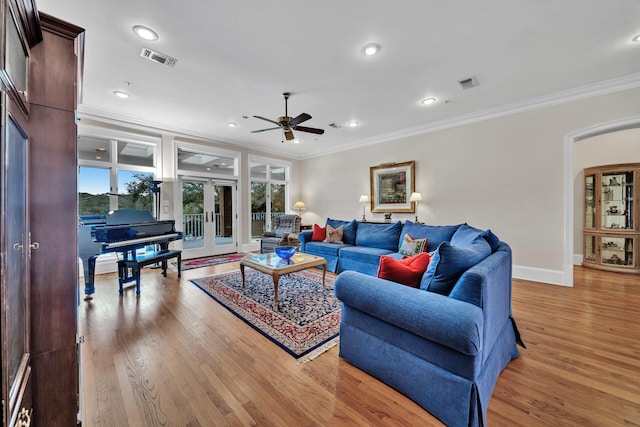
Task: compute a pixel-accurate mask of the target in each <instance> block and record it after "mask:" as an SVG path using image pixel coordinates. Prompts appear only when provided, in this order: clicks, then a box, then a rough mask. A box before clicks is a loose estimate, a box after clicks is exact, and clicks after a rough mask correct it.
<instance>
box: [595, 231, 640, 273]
mask: <svg viewBox="0 0 640 427" xmlns="http://www.w3.org/2000/svg"><path fill="white" fill-rule="evenodd" d="M633 260H634V256H633V239H629V238H625V237H614V236H603V237H602V256H601V259H600V262H602V264H613V265H628V266H633Z"/></svg>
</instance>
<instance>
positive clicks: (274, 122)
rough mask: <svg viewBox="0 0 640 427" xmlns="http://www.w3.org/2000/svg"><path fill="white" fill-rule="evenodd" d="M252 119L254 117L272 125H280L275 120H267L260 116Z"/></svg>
mask: <svg viewBox="0 0 640 427" xmlns="http://www.w3.org/2000/svg"><path fill="white" fill-rule="evenodd" d="M253 117H255V118H256V119H260V120H265V121H267V122H270V123H273V124H274V125H278V126H280V123H278V122H276V121H275V120H271V119H267V118H266V117H262V116H253Z"/></svg>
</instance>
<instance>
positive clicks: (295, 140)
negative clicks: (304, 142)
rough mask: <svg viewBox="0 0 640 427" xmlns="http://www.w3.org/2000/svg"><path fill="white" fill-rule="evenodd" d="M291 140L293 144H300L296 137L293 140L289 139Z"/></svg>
mask: <svg viewBox="0 0 640 427" xmlns="http://www.w3.org/2000/svg"><path fill="white" fill-rule="evenodd" d="M291 142H293V143H294V144H300V140H299V139H298V138H296V139H294V140H293V141H291Z"/></svg>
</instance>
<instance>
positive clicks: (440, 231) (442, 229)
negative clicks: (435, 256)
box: [398, 221, 460, 252]
mask: <svg viewBox="0 0 640 427" xmlns="http://www.w3.org/2000/svg"><path fill="white" fill-rule="evenodd" d="M458 227H460V225H424V224H415V223H413V222H411V221H406V222H405V223H404V227H402V232H401V233H400V240H399V241H398V250H400V247H401V246H402V238H403V237H404V235H405V234H406V233H409V234H410V235H411V237H413V238H414V239H422V238H425V237H426V238H427V239H429V242H428V243H427V251H428V252H432V251H435V250H436V248H437V247H438V245H439V244H440V243H442V242H448V241H450V240H451V236H453V233H455V232H456V230H457V229H458Z"/></svg>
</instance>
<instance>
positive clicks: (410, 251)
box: [398, 233, 429, 256]
mask: <svg viewBox="0 0 640 427" xmlns="http://www.w3.org/2000/svg"><path fill="white" fill-rule="evenodd" d="M428 242H429V239H427V238H426V237H425V238H422V239H414V238H413V237H411V235H410V234H409V233H405V234H404V237H403V238H402V243H401V244H400V250H399V251H398V252H400V253H401V254H403V255H409V256H412V255H417V254H419V253H420V252H424V251H426V250H427V243H428Z"/></svg>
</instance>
